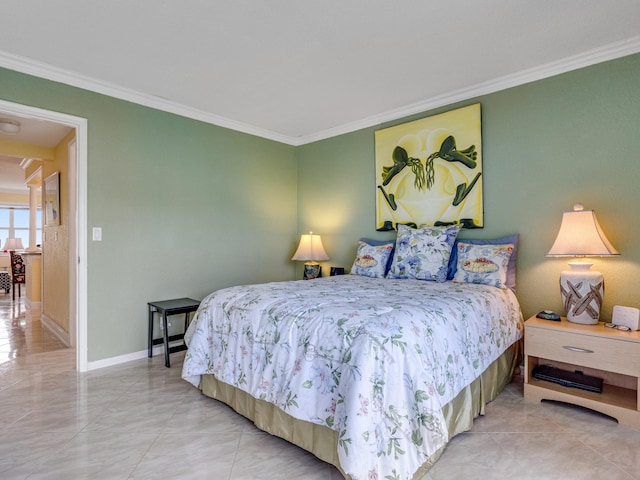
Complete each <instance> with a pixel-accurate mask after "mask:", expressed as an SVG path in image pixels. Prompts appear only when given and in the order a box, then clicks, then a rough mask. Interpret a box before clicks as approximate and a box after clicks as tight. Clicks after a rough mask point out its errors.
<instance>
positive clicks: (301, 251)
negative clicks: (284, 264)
mask: <svg viewBox="0 0 640 480" xmlns="http://www.w3.org/2000/svg"><path fill="white" fill-rule="evenodd" d="M291 260H301V261H304V262H307V261H318V260H329V256H328V255H327V252H325V251H324V247H323V246H322V240H321V239H320V235H314V234H312V233H309V234H305V235H301V236H300V244H299V245H298V249H297V250H296V253H294V254H293V257H291Z"/></svg>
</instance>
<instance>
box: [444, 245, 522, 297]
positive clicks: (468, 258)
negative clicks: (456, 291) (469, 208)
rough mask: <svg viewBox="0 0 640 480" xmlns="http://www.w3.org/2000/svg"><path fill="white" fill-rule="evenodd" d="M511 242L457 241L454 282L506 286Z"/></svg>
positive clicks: (511, 250) (511, 251) (511, 248)
mask: <svg viewBox="0 0 640 480" xmlns="http://www.w3.org/2000/svg"><path fill="white" fill-rule="evenodd" d="M513 248H514V247H513V244H512V243H508V244H504V245H474V244H470V243H463V242H462V241H461V242H460V243H458V245H457V250H458V265H457V269H456V273H455V276H454V277H453V281H454V282H464V283H481V284H483V285H492V286H494V287H498V288H506V280H507V265H508V264H509V259H510V258H511V254H512V253H513Z"/></svg>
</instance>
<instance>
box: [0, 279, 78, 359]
mask: <svg viewBox="0 0 640 480" xmlns="http://www.w3.org/2000/svg"><path fill="white" fill-rule="evenodd" d="M16 297H17V295H16ZM24 299H25V288H24V286H23V287H22V296H21V297H20V299H18V298H16V301H15V302H13V301H12V300H11V293H4V290H3V291H2V293H0V371H2V365H3V364H5V363H7V362H8V361H9V360H18V363H19V364H21V363H23V362H24V364H25V365H26V364H28V363H31V362H34V361H36V360H35V357H33V358H31V359H29V358H28V357H29V355H31V354H34V353H44V352H52V351H54V350H60V349H65V348H66V347H65V346H64V345H63V344H62V342H60V341H59V340H58V339H57V338H56V337H54V336H53V335H52V334H51V333H50V332H49V331H47V330H46V329H45V328H43V327H42V324H41V323H40V318H39V317H38V318H32V317H31V315H30V314H29V312H28V310H27V308H26V307H25V304H24ZM71 357H73V356H71ZM71 366H72V367H73V364H72V365H71Z"/></svg>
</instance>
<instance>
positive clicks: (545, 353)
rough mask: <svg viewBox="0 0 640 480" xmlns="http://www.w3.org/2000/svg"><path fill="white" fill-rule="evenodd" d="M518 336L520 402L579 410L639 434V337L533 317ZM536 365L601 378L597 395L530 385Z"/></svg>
mask: <svg viewBox="0 0 640 480" xmlns="http://www.w3.org/2000/svg"><path fill="white" fill-rule="evenodd" d="M524 330H525V334H524V355H525V357H524V358H525V377H524V397H525V398H527V399H532V400H543V399H546V400H557V401H561V402H567V403H572V404H575V405H580V406H583V407H586V408H590V409H592V410H595V411H598V412H601V413H604V414H606V415H609V416H611V417H614V418H616V419H617V420H618V422H619V423H621V424H624V425H629V426H632V427H635V428H640V332H638V331H636V332H622V331H619V330H615V329H610V328H605V327H604V324H603V323H599V324H598V325H580V324H576V323H571V322H568V321H567V319H566V318H562V319H561V321H560V322H553V321H549V320H542V319H539V318H536V317H531V318H530V319H529V320H527V321H526V322H525V324H524ZM538 364H540V365H554V366H556V367H558V368H562V369H564V370H569V371H576V370H579V371H581V372H583V373H584V374H586V375H592V376H594V377H599V378H602V379H603V380H604V385H603V389H602V393H595V392H589V391H586V390H581V389H578V388H572V387H564V386H562V385H558V384H555V383H551V382H547V381H544V380H538V379H535V378H533V377H532V375H531V372H532V370H533V368H534V367H535V366H536V365H538Z"/></svg>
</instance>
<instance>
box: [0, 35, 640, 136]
mask: <svg viewBox="0 0 640 480" xmlns="http://www.w3.org/2000/svg"><path fill="white" fill-rule="evenodd" d="M638 52H640V36H638V37H632V38H629V39H627V40H623V41H619V42H614V43H610V44H608V45H604V46H602V47H600V48H596V49H593V50H589V51H586V52H583V53H581V54H578V55H574V56H572V57H566V58H563V59H561V60H558V61H555V62H551V63H547V64H545V65H541V66H538V67H535V68H530V69H527V70H523V71H520V72H516V73H513V74H509V75H505V76H502V77H498V78H495V79H492V80H489V81H486V82H483V83H479V84H476V85H471V86H469V87H467V88H463V89H460V90H456V91H453V92H449V93H447V94H445V95H440V96H437V97H432V98H429V99H425V100H423V101H420V102H417V103H413V104H411V105H406V106H403V107H400V108H397V109H394V110H389V111H386V112H382V113H380V114H378V115H374V116H371V117H368V118H364V119H362V120H359V121H356V122H351V123H347V124H344V125H340V126H338V127H336V128H332V129H328V130H323V131H320V132H317V133H314V134H310V135H306V136H302V137H291V136H289V135H284V134H281V133H278V132H274V131H271V130H267V129H263V128H260V127H257V126H254V125H249V124H246V123H243V122H238V121H236V120H233V119H230V118H226V117H222V116H219V115H215V114H213V113H211V112H205V111H203V110H199V109H195V108H191V107H187V106H185V105H182V104H178V103H176V102H172V101H170V100H167V99H163V98H160V97H157V96H153V95H148V94H144V93H140V92H137V91H135V90H131V89H127V88H123V87H120V86H118V85H114V84H112V83H108V82H104V81H102V80H98V79H95V78H91V77H87V76H84V75H80V74H77V73H73V72H70V71H67V70H63V69H61V68H58V67H54V66H53V65H49V64H46V63H42V62H38V61H35V60H32V59H29V58H25V57H21V56H18V55H13V54H10V53H8V52H2V51H0V67H5V68H8V69H11V70H15V71H18V72H22V73H26V74H29V75H34V76H36V77H41V78H46V79H48V80H53V81H56V82H61V83H64V84H67V85H71V86H74V87H79V88H83V89H85V90H90V91H93V92H96V93H101V94H104V95H109V96H111V97H114V98H119V99H121V100H127V101H130V102H133V103H136V104H139V105H143V106H147V107H151V108H155V109H157V110H162V111H166V112H169V113H175V114H176V115H181V116H183V117H187V118H192V119H194V120H199V121H202V122H206V123H210V124H212V125H217V126H220V127H225V128H230V129H232V130H236V131H238V132H243V133H247V134H250V135H255V136H258V137H262V138H266V139H269V140H274V141H277V142H281V143H285V144H288V145H292V146H300V145H305V144H308V143H312V142H316V141H319V140H325V139H327V138H331V137H335V136H338V135H343V134H345V133H350V132H354V131H357V130H361V129H363V128H368V127H372V126H374V125H379V124H381V123H385V122H390V121H393V120H398V119H400V118H404V117H407V116H409V115H414V114H417V113H421V112H426V111H429V110H432V109H434V108H439V107H442V106H446V105H450V104H453V103H457V102H461V101H465V100H469V99H471V98H474V97H478V96H480V95H486V94H489V93H494V92H498V91H500V90H505V89H507V88H511V87H516V86H518V85H524V84H526V83H530V82H534V81H536V80H542V79H544V78H548V77H552V76H555V75H559V74H561V73H566V72H569V71H571V70H577V69H579V68H583V67H587V66H590V65H594V64H596V63H602V62H605V61H608V60H614V59H616V58H620V57H624V56H627V55H632V54H635V53H638Z"/></svg>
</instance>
